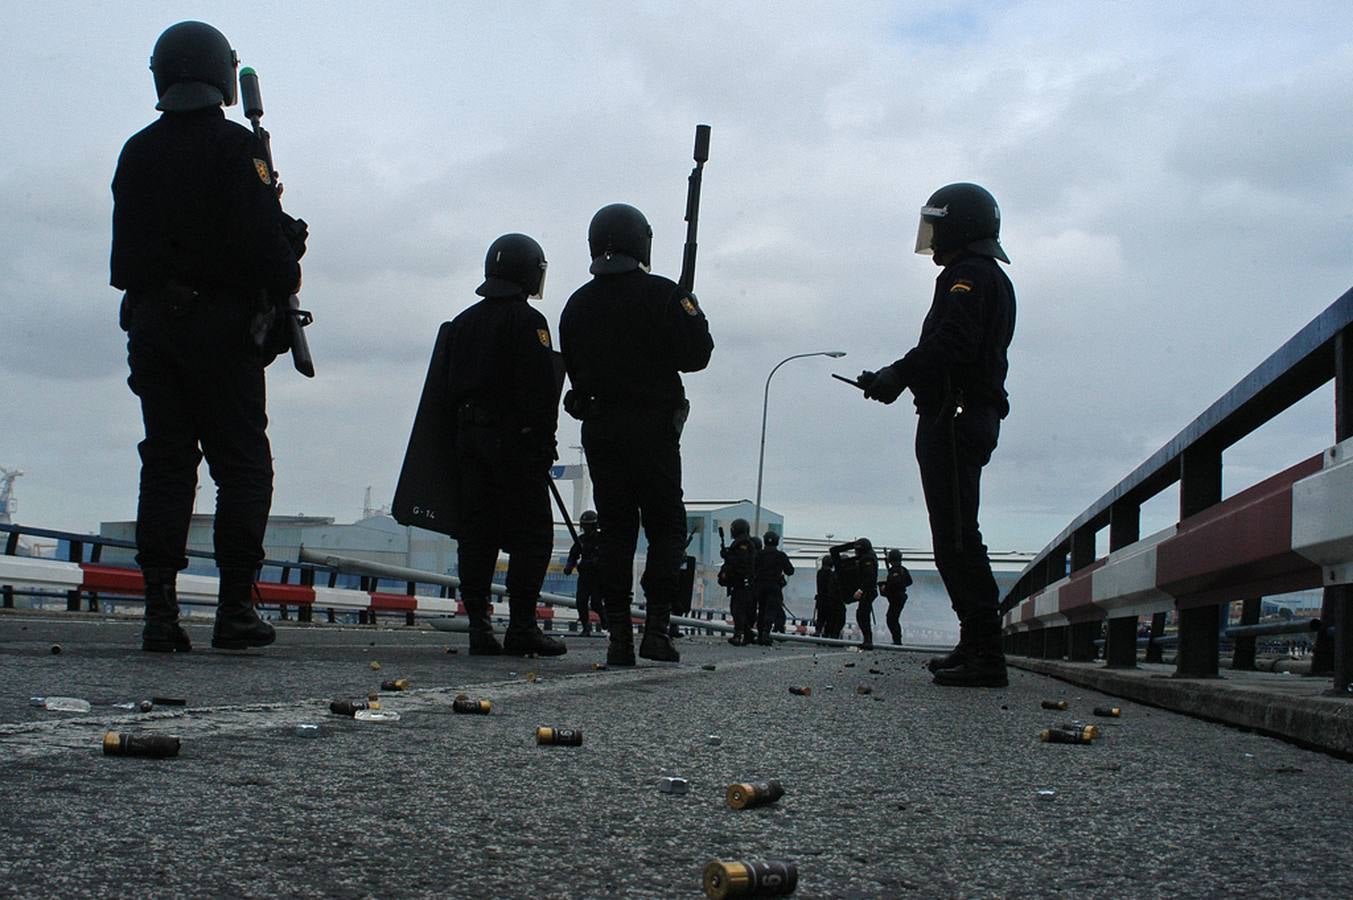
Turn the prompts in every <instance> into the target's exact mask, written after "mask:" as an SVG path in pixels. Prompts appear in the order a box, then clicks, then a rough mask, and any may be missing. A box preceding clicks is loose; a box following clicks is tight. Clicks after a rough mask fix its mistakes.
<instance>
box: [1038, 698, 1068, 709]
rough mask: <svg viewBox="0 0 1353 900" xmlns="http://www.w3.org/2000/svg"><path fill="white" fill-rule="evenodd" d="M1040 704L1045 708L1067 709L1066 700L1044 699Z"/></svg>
mask: <svg viewBox="0 0 1353 900" xmlns="http://www.w3.org/2000/svg"><path fill="white" fill-rule="evenodd" d="M1040 705H1041V706H1042V707H1043V708H1044V709H1066V707H1067V703H1066V701H1065V700H1044V701H1043V702H1042V703H1041V704H1040Z"/></svg>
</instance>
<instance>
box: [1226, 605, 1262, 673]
mask: <svg viewBox="0 0 1353 900" xmlns="http://www.w3.org/2000/svg"><path fill="white" fill-rule="evenodd" d="M1262 605H1263V598H1262V597H1246V598H1245V600H1244V601H1243V606H1242V607H1241V610H1240V624H1241V625H1258V624H1259V611H1260V607H1261V606H1262ZM1256 640H1257V639H1256V638H1255V637H1254V636H1253V635H1251V636H1249V637H1238V638H1235V639H1234V640H1233V641H1232V647H1233V648H1234V649H1233V650H1232V651H1231V668H1232V669H1239V670H1240V671H1243V672H1253V671H1254V645H1255V641H1256Z"/></svg>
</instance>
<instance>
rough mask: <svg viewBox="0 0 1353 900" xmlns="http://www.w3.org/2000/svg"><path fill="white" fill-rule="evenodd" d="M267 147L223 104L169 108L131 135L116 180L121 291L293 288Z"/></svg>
mask: <svg viewBox="0 0 1353 900" xmlns="http://www.w3.org/2000/svg"><path fill="white" fill-rule="evenodd" d="M284 220H285V216H284V214H283V212H282V207H281V204H280V203H278V199H277V191H276V188H275V186H274V185H273V182H272V173H271V172H270V170H269V169H268V166H267V163H266V162H264V153H263V148H262V146H261V145H260V144H259V142H258V140H257V139H256V138H255V137H254V134H253V132H252V131H250V130H249V129H247V128H245V127H244V126H242V125H239V124H238V123H235V122H231V121H229V120H228V119H226V118H225V113H224V112H223V111H222V110H221V108H220V107H210V108H208V109H202V110H196V111H194V112H187V113H168V112H167V113H164V114H163V115H161V116H160V118H159V119H158V120H156V121H155V122H153V123H151V124H150V125H149V126H147V127H146V128H144V129H142V130H141V131H139V132H137V133H136V134H134V135H132V137H131V138H130V139H129V140H128V141H127V143H126V145H125V146H123V148H122V155H121V156H120V157H119V158H118V163H117V172H116V174H114V176H113V250H112V258H111V260H110V263H111V265H110V268H111V278H110V282H111V283H112V285H113V287H116V288H119V289H121V290H127V291H153V290H156V289H159V288H161V287H163V286H164V285H165V284H166V283H168V282H169V281H171V280H173V281H177V282H179V283H181V284H183V285H186V286H188V287H191V288H194V289H204V288H205V289H212V288H236V289H241V290H243V291H244V292H246V293H255V292H257V291H258V290H260V289H266V290H268V291H271V292H275V293H281V294H287V293H290V292H291V291H293V290H295V288H296V287H297V284H298V283H299V281H300V272H301V269H300V265H299V264H298V263H297V261H296V259H297V256H296V252H295V251H294V250H293V248H292V246H291V244H290V243H289V242H288V240H287V238H286V236H285V234H284V232H283V222H284Z"/></svg>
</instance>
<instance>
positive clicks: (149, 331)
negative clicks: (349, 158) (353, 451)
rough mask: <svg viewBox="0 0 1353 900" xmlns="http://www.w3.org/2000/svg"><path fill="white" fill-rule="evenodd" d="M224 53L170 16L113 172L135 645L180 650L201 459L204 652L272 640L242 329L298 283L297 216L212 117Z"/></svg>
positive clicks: (230, 100) (259, 371)
mask: <svg viewBox="0 0 1353 900" xmlns="http://www.w3.org/2000/svg"><path fill="white" fill-rule="evenodd" d="M238 62H239V60H238V57H237V56H236V54H235V51H234V50H233V49H232V48H231V46H230V42H229V41H228V40H226V37H225V35H223V34H221V32H219V31H217V30H216V29H215V28H213V27H212V26H210V25H207V24H205V23H203V22H180V23H178V24H177V25H173V26H171V27H170V28H168V29H167V30H166V31H165V32H164V33H163V34H161V35H160V37H159V39H158V40H157V41H156V42H155V48H154V50H153V51H152V55H151V59H150V70H151V72H152V74H153V76H154V82H155V92H156V94H157V95H158V97H159V102H158V103H157V104H156V109H159V110H161V112H162V115H161V116H160V118H159V119H158V120H156V121H155V122H153V123H151V124H150V125H149V126H147V127H146V128H144V129H142V130H141V131H139V132H137V133H136V134H135V135H133V136H132V137H131V138H130V139H129V140H128V141H127V143H126V144H125V145H124V146H123V148H122V153H121V156H120V157H119V158H118V163H117V172H116V174H115V175H114V176H113V185H112V189H113V242H112V254H111V260H110V261H111V278H110V281H111V283H112V285H113V287H115V288H118V289H120V290H123V291H125V294H124V295H123V300H122V309H121V314H120V316H119V319H120V324H121V326H122V328H123V329H124V330H125V331H127V361H128V366H129V369H130V377H129V378H128V379H127V382H128V384H129V385H130V386H131V389H132V391H133V392H134V393H135V394H136V395H137V397H138V398H140V401H141V415H142V419H143V420H144V425H145V440H143V441H141V443H140V445H139V450H140V454H141V484H140V496H139V499H138V502H137V510H136V548H137V552H136V561H137V563H138V565H140V567H141V572H142V575H143V576H144V580H145V603H146V605H145V627H144V628H143V630H142V633H141V647H142V649H143V650H149V651H157V652H173V651H179V652H187V651H188V650H190V649H192V644H191V642H190V641H189V639H188V635H187V634H186V633H185V632H184V630H183V629H182V628H181V627H180V625H179V608H178V599H177V593H176V579H177V576H178V572H179V571H180V570H182V569H183V568H185V567H186V566H187V565H188V559H187V554H186V548H187V541H188V526H189V522H190V519H191V517H192V512H193V499H194V493H195V490H196V487H197V469H198V465H199V463H200V462H201V461H202V458H203V457H204V456H205V457H206V460H207V464H208V466H209V468H210V472H211V476H212V478H213V479H214V480H215V482H216V487H217V493H216V515H215V519H214V524H213V541H214V546H215V551H216V565H217V567H218V569H219V571H220V586H219V594H218V605H217V609H216V623H215V627H214V628H213V630H212V640H211V644H212V646H213V647H217V648H221V649H228V650H239V649H244V648H246V647H263V646H266V645H268V644H271V643H272V642H273V640H274V638H275V636H276V635H275V634H274V631H273V628H272V626H271V625H269V624H267V623H266V622H264V621H262V620H261V619H260V618H259V617H258V614H257V613H256V612H255V611H254V607H253V595H254V586H253V585H254V576H255V572H256V570H257V568H258V566H259V564H260V563H261V562H262V560H263V534H264V529H265V527H266V525H267V521H268V512H269V509H270V507H271V505H272V484H273V469H272V450H271V448H270V446H269V444H268V435H267V421H268V419H267V411H266V402H265V391H264V372H263V370H264V367H265V366H266V365H267V363H268V362H270V361H271V357H270V356H266V355H264V354H263V353H262V352H261V351H260V350H258V349H257V347H256V346H255V344H254V343H253V341H252V339H251V336H250V323H251V320H252V319H253V318H254V316H255V315H256V314H258V313H260V312H262V311H263V310H264V309H266V308H267V302H268V301H267V298H268V296H270V295H271V294H274V293H280V294H282V295H286V294H288V293H291V292H292V291H294V290H296V289H297V287H298V286H299V285H300V282H301V268H300V264H299V263H298V262H297V260H298V259H299V257H300V255H301V253H302V252H303V251H304V243H303V242H304V237H303V233H302V232H303V227H302V228H301V229H293V228H292V227H291V226H295V225H298V224H300V223H298V222H297V220H293V219H291V218H290V217H288V216H287V215H286V214H285V213H283V212H282V207H281V205H280V203H279V202H278V194H279V191H280V186H279V185H277V184H276V183H275V180H274V178H273V173H272V171H271V169H270V167H269V166H268V164H267V162H266V160H267V158H268V157H267V154H266V152H265V151H264V149H263V146H262V145H261V144H260V142H259V141H258V139H257V138H255V137H254V134H253V132H251V131H250V130H249V129H247V128H245V127H243V126H242V125H239V124H236V123H234V122H231V121H229V120H227V119H226V118H225V113H224V110H223V109H222V107H223V106H231V105H233V104H234V103H235V96H236V82H235V70H236V67H237V65H238Z"/></svg>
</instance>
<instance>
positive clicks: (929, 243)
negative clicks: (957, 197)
mask: <svg viewBox="0 0 1353 900" xmlns="http://www.w3.org/2000/svg"><path fill="white" fill-rule="evenodd" d="M947 215H949V207H947V206H923V207H921V224H920V225H919V226H917V228H916V252H917V253H919V254H921V255H922V256H932V255H934V253H935V223H934V221H933V220H934V219H942V218H944V217H945V216H947Z"/></svg>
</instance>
